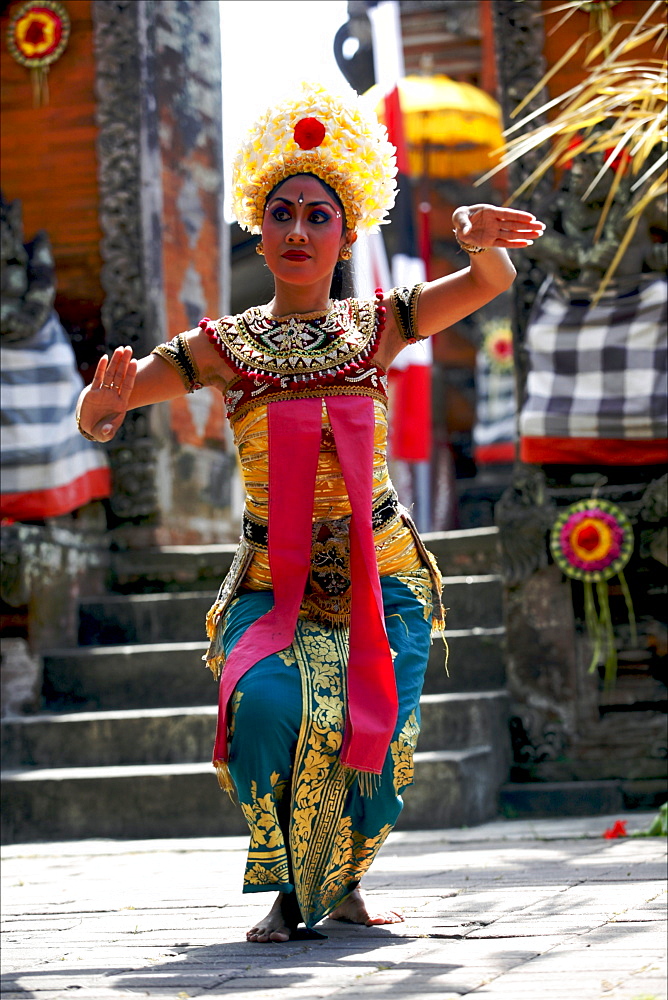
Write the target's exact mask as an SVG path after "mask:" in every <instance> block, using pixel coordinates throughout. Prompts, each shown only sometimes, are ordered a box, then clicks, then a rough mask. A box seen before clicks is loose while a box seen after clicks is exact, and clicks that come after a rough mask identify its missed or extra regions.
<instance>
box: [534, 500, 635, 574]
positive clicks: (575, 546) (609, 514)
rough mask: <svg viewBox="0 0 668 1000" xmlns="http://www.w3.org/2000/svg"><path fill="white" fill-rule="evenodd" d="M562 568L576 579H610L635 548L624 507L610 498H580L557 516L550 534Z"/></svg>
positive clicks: (556, 557) (551, 544)
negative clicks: (621, 507) (610, 500)
mask: <svg viewBox="0 0 668 1000" xmlns="http://www.w3.org/2000/svg"><path fill="white" fill-rule="evenodd" d="M550 548H551V550H552V556H553V558H554V561H555V562H556V563H557V565H558V566H559V568H560V569H561V570H562V572H563V573H565V574H566V575H567V576H570V577H572V578H573V579H575V580H590V581H592V582H598V581H599V580H608V579H609V578H610V577H611V576H614V575H615V574H616V573H619V571H620V570H622V569H623V568H624V566H626V564H627V562H628V561H629V559H630V557H631V553H632V552H633V529H632V528H631V524H630V522H629V519H628V518H627V516H626V514H625V513H624V511H622V510H621V509H620V508H619V507H618V506H617V505H616V504H613V503H610V502H609V501H607V500H593V499H590V500H580V501H579V502H578V503H574V504H572V505H571V506H570V507H567V508H566V509H565V510H564V511H563V512H562V513H561V514H560V515H559V517H558V518H557V520H556V522H555V524H554V527H553V528H552V535H551V538H550Z"/></svg>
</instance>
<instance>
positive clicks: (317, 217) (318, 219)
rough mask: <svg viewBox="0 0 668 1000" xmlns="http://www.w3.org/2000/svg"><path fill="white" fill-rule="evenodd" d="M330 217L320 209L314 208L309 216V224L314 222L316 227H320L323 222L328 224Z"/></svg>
mask: <svg viewBox="0 0 668 1000" xmlns="http://www.w3.org/2000/svg"><path fill="white" fill-rule="evenodd" d="M329 220H330V216H329V215H328V213H327V212H324V211H323V210H322V209H321V208H316V209H315V210H314V211H313V212H311V214H310V215H309V222H315V223H316V225H322V223H323V222H329Z"/></svg>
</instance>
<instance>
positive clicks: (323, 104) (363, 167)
mask: <svg viewBox="0 0 668 1000" xmlns="http://www.w3.org/2000/svg"><path fill="white" fill-rule="evenodd" d="M323 129H324V134H323V132H322V130H323ZM295 130H296V131H295ZM395 153H396V151H395V148H394V146H393V145H392V144H391V143H390V141H389V139H388V138H387V130H386V128H385V126H384V125H381V124H380V122H379V121H378V119H377V118H376V116H375V114H373V112H372V111H370V110H368V109H367V108H365V107H364V106H363V105H362V103H361V102H360V101H359V99H358V98H357V97H356V96H355V95H351V96H350V97H346V98H344V97H340V96H338V95H334V94H330V93H329V92H328V91H327V90H325V89H324V87H321V86H319V85H317V84H312V83H303V84H302V86H301V90H300V92H299V93H298V94H297V96H296V97H293V98H291V99H287V100H285V101H283V102H281V103H280V104H277V105H276V106H275V107H273V108H269V109H268V110H267V111H266V112H265V113H264V114H263V115H261V116H260V117H259V118H258V120H257V121H256V122H255V124H254V125H252V126H251V127H250V129H249V130H248V133H247V135H246V138H245V139H244V141H243V142H242V143H241V145H240V147H239V150H238V152H237V154H236V156H235V158H234V163H233V170H232V209H233V211H234V214H235V216H236V218H237V220H238V221H239V224H240V225H241V226H242V227H243V228H244V229H249V230H250V231H251V232H252V233H259V232H261V228H262V215H263V212H264V205H265V201H266V199H267V195H268V194H269V192H270V191H271V190H272V189H273V188H274V187H275V186H276V185H277V184H278V183H280V181H282V180H284V179H285V178H286V177H291V176H293V175H295V174H302V173H310V174H315V176H316V177H319V178H320V179H321V180H323V181H324V182H325V183H326V184H329V186H330V187H331V188H333V189H334V191H336V193H337V195H338V196H339V198H340V199H341V204H342V205H343V209H344V212H345V215H346V225H347V227H348V228H349V229H357V230H359V231H361V232H365V233H375V232H378V227H379V226H380V225H382V224H383V223H384V222H386V221H387V218H386V216H387V212H388V211H389V209H390V208H392V206H393V205H394V200H395V198H396V192H397V185H396V180H395V177H396V174H397V166H396V158H395Z"/></svg>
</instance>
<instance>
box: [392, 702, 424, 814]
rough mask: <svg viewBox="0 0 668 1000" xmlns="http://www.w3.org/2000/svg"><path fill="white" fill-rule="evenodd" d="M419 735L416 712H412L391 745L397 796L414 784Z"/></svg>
mask: <svg viewBox="0 0 668 1000" xmlns="http://www.w3.org/2000/svg"><path fill="white" fill-rule="evenodd" d="M419 735H420V727H419V725H418V721H417V718H416V716H415V712H411V714H410V715H409V716H408V718H407V719H406V722H405V723H404V727H403V729H402V730H401V732H400V733H399V735H398V737H397V738H396V740H395V741H394V742H393V743H390V752H391V754H392V763H393V765H394V790H395V792H396V793H397V795H399V794H400V793H401V792H402V791H403V789H404V788H406V787H407V786H408V785H411V784H412V783H413V753H414V752H415V747H416V746H417V739H418V736H419Z"/></svg>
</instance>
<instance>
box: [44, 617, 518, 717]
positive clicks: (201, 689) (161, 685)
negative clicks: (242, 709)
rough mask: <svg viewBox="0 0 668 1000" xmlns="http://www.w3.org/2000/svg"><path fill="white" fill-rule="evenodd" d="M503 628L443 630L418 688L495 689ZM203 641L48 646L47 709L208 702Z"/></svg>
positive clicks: (499, 681) (212, 688) (213, 692)
mask: <svg viewBox="0 0 668 1000" xmlns="http://www.w3.org/2000/svg"><path fill="white" fill-rule="evenodd" d="M503 635H504V630H503V629H502V628H494V629H473V630H466V629H464V630H459V631H457V630H453V631H451V632H449V633H448V645H449V647H450V658H449V665H448V669H449V673H450V676H449V677H448V676H447V675H446V672H445V668H444V664H445V649H444V646H443V643H442V641H441V640H440V639H435V640H434V641H433V643H432V646H431V651H430V656H429V666H428V668H427V675H426V678H425V692H426V693H428V694H433V693H436V692H445V693H454V692H456V691H475V690H494V689H497V688H501V687H503V686H504V683H505V673H504V665H503ZM206 649H207V643H206V642H179V643H135V644H132V645H123V646H89V647H86V646H81V647H75V648H72V649H62V650H51V651H49V652H47V653H46V654H45V656H44V689H43V690H44V700H45V707H47V708H51V709H58V708H62V709H69V710H71V709H78V710H81V711H83V710H90V711H92V710H96V709H97V710H109V709H126V708H177V707H183V706H193V705H214V704H215V703H216V699H217V686H216V684H215V682H214V681H213V677H212V675H211V672H210V671H209V670H208V668H207V667H206V666H205V664H204V663H203V661H202V656H203V655H204V653H205V652H206Z"/></svg>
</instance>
